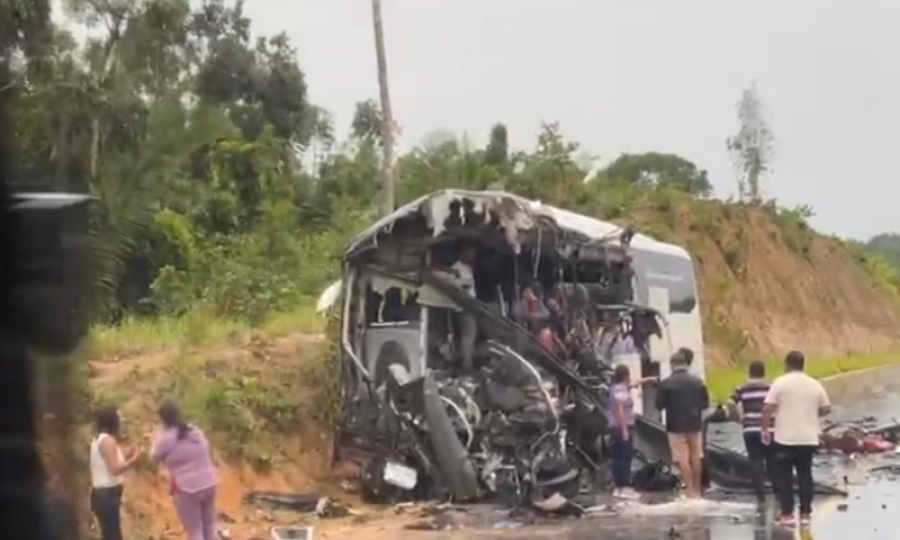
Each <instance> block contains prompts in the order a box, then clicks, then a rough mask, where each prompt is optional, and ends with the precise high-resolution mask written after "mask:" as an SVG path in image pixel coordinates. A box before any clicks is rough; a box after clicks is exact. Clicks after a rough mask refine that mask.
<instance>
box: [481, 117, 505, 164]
mask: <svg viewBox="0 0 900 540" xmlns="http://www.w3.org/2000/svg"><path fill="white" fill-rule="evenodd" d="M484 162H485V163H487V164H489V165H499V166H504V167H505V166H506V165H508V164H509V133H508V132H507V130H506V126H505V125H503V124H494V127H492V128H491V135H490V140H489V141H488V145H487V148H486V149H485V152H484Z"/></svg>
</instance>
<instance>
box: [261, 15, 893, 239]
mask: <svg viewBox="0 0 900 540" xmlns="http://www.w3.org/2000/svg"><path fill="white" fill-rule="evenodd" d="M245 1H246V11H247V13H248V15H249V16H250V17H251V18H252V19H253V23H254V29H255V30H256V31H257V32H261V33H266V34H272V33H276V32H280V31H285V32H287V33H288V35H290V37H291V38H292V39H293V41H294V42H295V43H296V45H297V46H298V48H299V54H300V61H301V63H302V67H303V68H304V70H305V71H306V74H307V80H308V83H309V86H310V98H311V100H312V101H313V102H315V103H317V104H318V105H321V106H324V107H326V108H327V109H329V110H330V111H331V112H332V113H333V114H334V115H335V120H336V123H337V126H338V128H339V129H341V130H342V131H343V130H346V129H347V127H348V126H349V124H350V120H351V118H352V113H353V106H354V103H355V102H357V101H361V100H364V99H368V98H377V96H378V90H377V80H376V70H375V52H374V39H373V36H372V21H371V12H370V4H369V2H368V1H367V0H290V1H287V0H245ZM382 1H383V4H384V6H383V8H384V19H385V21H384V22H385V33H386V41H387V52H388V68H389V75H390V85H391V94H392V102H393V106H394V114H395V117H396V120H397V122H398V123H399V124H400V127H401V129H402V133H401V138H400V143H401V146H403V147H409V146H411V145H414V144H419V143H420V142H422V141H423V140H424V139H425V138H426V137H427V136H428V135H429V134H430V133H433V132H434V131H436V130H450V131H452V132H455V133H457V134H462V133H467V134H468V136H469V137H470V138H471V140H473V141H474V142H477V143H482V142H484V140H485V139H486V135H487V132H488V130H489V128H490V126H491V125H492V124H493V123H495V122H498V121H499V122H504V123H505V124H506V125H507V126H508V127H509V130H510V137H511V142H512V144H513V145H514V146H516V147H518V148H531V147H532V146H533V145H534V140H535V137H536V135H537V133H538V131H539V128H540V123H541V122H542V121H548V122H552V121H558V122H559V123H560V126H561V128H562V130H563V132H564V133H565V134H566V135H567V136H568V137H570V138H572V139H574V140H576V141H578V142H580V143H581V144H582V147H583V149H585V150H587V151H588V152H590V153H592V154H595V155H598V156H600V157H601V158H603V159H604V160H610V159H614V158H615V157H616V156H617V155H618V154H620V153H622V152H643V151H650V150H656V151H662V152H674V153H678V154H681V155H683V156H684V157H686V158H688V159H691V160H692V161H694V162H695V163H697V164H698V165H699V166H700V167H703V168H706V169H708V170H709V172H710V176H711V178H712V180H713V183H714V185H715V188H716V192H717V194H719V195H720V196H727V195H730V194H732V193H733V192H734V172H733V168H732V165H731V161H730V159H729V156H728V153H727V150H726V148H725V139H726V137H728V136H729V135H732V134H733V133H734V132H735V131H736V129H737V119H736V113H735V106H736V103H737V101H738V99H739V98H740V94H741V91H742V90H743V89H744V88H746V87H747V86H749V84H750V83H751V82H752V81H753V80H756V81H757V84H758V89H759V91H760V94H761V96H762V98H763V100H764V104H765V107H766V110H767V116H768V119H769V123H770V125H771V127H772V129H773V131H774V133H775V142H776V159H775V163H774V174H773V175H772V176H771V177H770V178H768V179H767V180H766V183H765V184H764V185H763V188H764V190H765V193H766V195H767V196H774V197H776V198H778V199H779V200H780V201H781V202H782V204H784V205H789V206H793V205H797V204H808V205H810V206H811V207H812V208H813V209H814V211H815V212H816V217H815V218H814V220H813V222H814V225H815V226H816V227H817V228H819V229H820V230H822V231H825V232H834V233H838V234H841V235H844V236H853V237H858V238H867V237H869V236H871V235H873V234H876V233H879V232H883V231H900V213H895V207H896V206H897V203H896V200H897V199H895V197H897V192H893V190H892V189H891V188H890V187H889V186H891V185H893V182H891V181H890V180H889V179H888V180H885V177H886V176H888V175H890V174H893V173H891V172H890V171H892V170H893V165H894V163H893V158H894V157H895V153H896V154H898V155H900V146H898V143H897V142H896V140H897V139H896V138H895V137H896V136H895V135H894V132H895V131H896V130H897V126H898V123H900V122H898V121H900V100H898V99H897V97H898V96H900V57H898V51H900V35H898V34H897V33H896V32H892V31H893V30H895V29H896V23H897V21H900V2H897V1H896V0H857V1H851V0H790V1H783V0H780V1H779V0H756V1H754V2H750V3H748V2H741V3H738V2H735V1H733V0H725V1H723V0H677V1H673V0H443V1H440V0H382ZM892 34H893V35H894V36H895V37H890V36H891V35H892ZM882 190H884V191H883V192H882ZM892 192H893V194H891V193H892Z"/></svg>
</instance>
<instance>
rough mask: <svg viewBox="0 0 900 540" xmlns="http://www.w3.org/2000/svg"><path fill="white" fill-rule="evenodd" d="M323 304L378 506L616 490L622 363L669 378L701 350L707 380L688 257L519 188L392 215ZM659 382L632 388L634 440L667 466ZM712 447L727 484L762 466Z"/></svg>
mask: <svg viewBox="0 0 900 540" xmlns="http://www.w3.org/2000/svg"><path fill="white" fill-rule="evenodd" d="M466 253H468V254H466ZM460 263H462V264H460ZM338 291H340V293H341V294H337V293H338ZM323 297H330V299H329V298H325V299H324V300H323V299H320V303H319V307H320V308H325V307H327V306H328V304H329V303H331V302H336V301H337V298H338V297H340V298H341V301H342V314H341V317H342V327H341V336H340V344H341V351H342V362H341V370H342V371H341V380H342V392H343V407H344V410H343V421H342V425H341V429H340V437H339V438H338V441H337V449H336V454H337V456H336V457H337V459H340V460H349V461H353V462H356V463H357V464H358V466H359V468H360V471H361V484H362V489H363V492H364V494H365V495H366V496H367V498H368V499H369V500H371V501H375V502H400V501H404V500H423V499H432V500H434V499H440V500H452V501H455V502H473V501H494V502H500V503H505V504H509V505H530V506H532V507H535V508H538V509H541V510H544V511H548V512H558V511H563V510H565V508H567V507H569V506H570V505H571V502H572V500H573V499H574V498H575V497H576V496H578V495H579V494H580V493H585V492H588V493H590V492H595V493H596V492H598V491H600V490H601V489H602V488H603V487H604V478H605V470H606V468H605V466H604V463H605V459H606V458H605V449H604V444H603V441H604V435H605V432H606V430H605V426H606V424H607V419H606V415H605V412H604V404H605V399H606V397H605V396H606V392H607V388H608V385H609V379H610V375H611V372H612V369H613V366H615V365H616V364H619V363H627V364H628V365H629V367H630V368H631V372H632V374H633V375H634V376H635V377H654V376H656V377H660V376H662V377H664V376H666V375H667V374H668V369H669V368H668V362H667V361H665V360H667V359H668V358H669V356H670V354H671V353H673V352H674V351H675V349H676V348H677V347H688V348H690V349H692V350H693V351H694V363H693V365H692V369H694V370H696V371H697V372H698V374H701V375H702V373H703V367H704V366H703V364H704V354H703V339H702V331H701V325H700V314H699V311H700V310H699V305H698V298H697V287H696V283H695V279H694V271H693V265H692V261H691V258H690V256H689V254H688V253H687V252H686V251H685V250H684V249H682V248H680V247H678V246H674V245H671V244H665V243H662V242H658V241H656V240H654V239H651V238H649V237H647V236H644V235H641V234H637V233H636V232H635V231H633V230H631V229H629V228H621V227H618V226H616V225H613V224H610V223H605V222H602V221H598V220H595V219H592V218H589V217H586V216H583V215H579V214H575V213H572V212H569V211H566V210H562V209H559V208H554V207H551V206H547V205H543V204H541V203H539V202H536V201H531V200H528V199H524V198H522V197H519V196H516V195H513V194H509V193H504V192H491V191H481V192H475V191H461V190H445V191H440V192H436V193H432V194H430V195H427V196H424V197H422V198H420V199H418V200H416V201H413V202H411V203H409V204H407V205H405V206H403V207H402V208H400V209H398V210H396V211H395V212H393V213H392V214H390V215H388V216H385V217H383V218H382V219H380V220H379V221H378V222H376V223H375V224H373V225H372V226H371V227H370V228H369V229H367V230H365V231H363V232H362V233H361V234H359V236H357V237H356V238H355V239H353V240H352V241H351V242H350V243H349V245H348V246H347V248H346V251H345V254H344V260H343V278H342V280H341V282H340V283H339V284H334V285H332V287H330V288H329V290H328V291H326V293H325V294H324V295H323ZM676 346H677V347H676ZM660 360H663V361H660ZM653 392H654V389H653V388H652V387H651V388H646V389H644V390H643V391H642V390H636V391H635V397H636V408H637V410H638V413H639V414H641V416H640V417H639V426H638V429H637V430H636V440H635V443H636V446H637V448H638V450H639V452H640V453H641V454H642V455H643V456H646V459H647V460H649V461H650V462H654V461H657V460H663V461H669V456H668V447H667V444H666V443H665V434H664V431H663V430H662V428H661V425H660V423H659V421H660V418H659V415H658V412H657V411H656V410H655V408H654V407H653V406H652V403H653V400H654V394H653ZM708 454H709V455H710V460H711V461H710V463H711V464H712V467H711V468H710V471H709V472H710V476H711V477H712V478H713V479H714V480H715V479H716V477H717V474H718V472H719V471H718V469H716V466H719V467H721V468H722V469H723V471H725V470H726V469H727V471H725V472H726V473H727V474H728V475H734V474H738V475H740V474H741V473H744V475H746V471H747V470H749V468H748V467H746V459H745V458H743V456H741V455H740V454H736V453H734V452H731V451H729V450H727V449H724V448H719V447H714V446H713V447H711V448H709V450H708ZM745 480H746V478H745Z"/></svg>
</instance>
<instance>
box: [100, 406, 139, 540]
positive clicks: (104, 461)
mask: <svg viewBox="0 0 900 540" xmlns="http://www.w3.org/2000/svg"><path fill="white" fill-rule="evenodd" d="M95 421H96V429H97V434H96V435H95V436H94V438H93V439H92V440H91V458H90V464H91V511H92V512H93V513H94V515H95V516H96V517H97V523H98V525H99V526H100V538H101V540H121V539H122V519H121V507H122V491H123V487H122V474H123V473H124V472H125V471H126V470H128V469H129V468H131V466H132V465H134V463H135V462H136V461H137V460H138V458H140V456H141V454H140V452H139V451H138V450H137V449H135V448H128V449H123V448H122V447H121V446H120V445H119V425H120V423H121V421H120V419H119V412H118V411H117V410H116V408H115V407H103V408H102V409H100V410H98V411H97V413H96V418H95Z"/></svg>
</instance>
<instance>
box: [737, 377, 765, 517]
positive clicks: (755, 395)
mask: <svg viewBox="0 0 900 540" xmlns="http://www.w3.org/2000/svg"><path fill="white" fill-rule="evenodd" d="M748 375H749V378H748V379H747V382H745V383H744V384H742V385H741V386H738V387H737V388H735V390H734V393H733V394H732V395H731V403H732V404H733V406H734V407H735V408H736V409H737V410H738V411H739V413H740V419H741V425H742V427H743V431H744V447H745V448H746V449H747V457H748V458H750V466H751V468H752V471H751V472H752V474H753V488H754V490H755V491H756V498H757V500H758V501H759V502H760V503H763V502H765V500H766V478H767V476H770V475H771V471H772V462H771V455H770V452H769V445H766V444H763V440H762V413H763V406H764V404H765V400H766V395H767V394H768V393H769V383H768V381H766V379H765V377H766V365H765V364H763V363H762V362H760V361H758V360H757V361H755V362H753V363H751V364H750V368H749V371H748ZM772 485H773V486H774V485H775V483H774V482H773V483H772Z"/></svg>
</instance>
